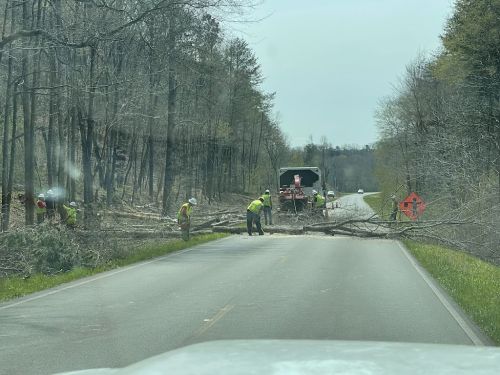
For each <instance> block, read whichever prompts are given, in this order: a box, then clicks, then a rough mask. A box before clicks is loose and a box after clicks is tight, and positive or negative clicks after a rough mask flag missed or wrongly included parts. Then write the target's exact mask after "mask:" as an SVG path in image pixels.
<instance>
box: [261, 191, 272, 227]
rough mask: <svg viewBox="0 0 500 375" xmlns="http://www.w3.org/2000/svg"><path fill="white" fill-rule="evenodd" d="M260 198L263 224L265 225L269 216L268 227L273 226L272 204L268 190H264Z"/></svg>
mask: <svg viewBox="0 0 500 375" xmlns="http://www.w3.org/2000/svg"><path fill="white" fill-rule="evenodd" d="M262 198H263V199H264V201H263V203H264V223H265V224H266V225H267V217H268V216H269V225H273V214H272V209H273V202H272V201H271V193H270V192H269V189H266V191H265V192H264V195H263V196H262Z"/></svg>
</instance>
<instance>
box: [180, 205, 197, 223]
mask: <svg viewBox="0 0 500 375" xmlns="http://www.w3.org/2000/svg"><path fill="white" fill-rule="evenodd" d="M184 209H185V211H186V216H187V218H188V220H189V219H190V218H191V212H192V211H193V207H191V205H190V204H189V203H184V204H183V205H182V206H181V208H180V210H179V212H178V213H177V220H181V218H182V217H183V216H184V215H182V211H184Z"/></svg>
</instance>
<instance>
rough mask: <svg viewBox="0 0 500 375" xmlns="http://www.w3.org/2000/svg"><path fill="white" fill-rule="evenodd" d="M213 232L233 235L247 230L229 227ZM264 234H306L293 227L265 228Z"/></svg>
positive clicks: (220, 227) (216, 228)
mask: <svg viewBox="0 0 500 375" xmlns="http://www.w3.org/2000/svg"><path fill="white" fill-rule="evenodd" d="M212 230H213V231H214V232H216V233H232V234H241V233H246V232H247V228H243V227H229V226H213V227H212ZM263 230H264V233H269V234H273V233H281V234H293V235H299V234H304V230H303V229H302V228H293V227H265V228H263ZM254 233H256V234H258V233H257V229H255V228H254Z"/></svg>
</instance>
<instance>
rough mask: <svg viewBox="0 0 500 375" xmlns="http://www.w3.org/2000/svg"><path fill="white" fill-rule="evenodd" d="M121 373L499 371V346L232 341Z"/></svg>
mask: <svg viewBox="0 0 500 375" xmlns="http://www.w3.org/2000/svg"><path fill="white" fill-rule="evenodd" d="M69 374H71V375H76V374H78V375H89V374H99V375H108V374H113V375H125V374H134V375H135V374H145V375H160V374H162V375H163V374H181V375H187V374H197V375H204V374H276V375H285V374H287V375H294V374H362V375H370V374H449V375H456V374H478V375H479V374H492V375H493V374H495V375H498V374H500V348H495V347H474V346H455V345H436V344H410V343H386V342H357V341H307V340H233V341H212V342H205V343H201V344H195V345H190V346H186V347H184V348H180V349H176V350H173V351H170V352H166V353H164V354H161V355H158V356H155V357H152V358H149V359H146V360H144V361H141V362H137V363H135V364H132V365H130V366H128V367H125V368H121V369H92V370H83V371H76V372H69V373H65V375H69Z"/></svg>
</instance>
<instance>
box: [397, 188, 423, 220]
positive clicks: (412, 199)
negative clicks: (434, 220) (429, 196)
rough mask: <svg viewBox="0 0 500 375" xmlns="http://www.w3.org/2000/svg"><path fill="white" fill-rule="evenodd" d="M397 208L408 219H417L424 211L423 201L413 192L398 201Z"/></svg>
mask: <svg viewBox="0 0 500 375" xmlns="http://www.w3.org/2000/svg"><path fill="white" fill-rule="evenodd" d="M399 210H400V211H401V212H402V213H404V214H405V215H406V216H408V217H409V218H410V219H412V220H417V219H418V218H419V217H420V216H422V214H423V213H424V211H425V202H424V201H423V200H422V198H420V197H419V196H418V195H417V193H415V192H413V193H411V194H410V195H408V196H407V197H406V198H405V199H404V200H403V201H402V202H401V203H399Z"/></svg>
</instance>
